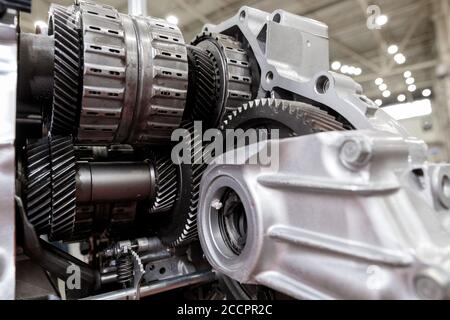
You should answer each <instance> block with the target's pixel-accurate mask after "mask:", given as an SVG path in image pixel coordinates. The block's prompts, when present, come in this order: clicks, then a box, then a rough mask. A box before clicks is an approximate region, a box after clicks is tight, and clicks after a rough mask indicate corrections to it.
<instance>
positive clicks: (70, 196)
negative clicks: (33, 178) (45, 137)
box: [49, 136, 76, 240]
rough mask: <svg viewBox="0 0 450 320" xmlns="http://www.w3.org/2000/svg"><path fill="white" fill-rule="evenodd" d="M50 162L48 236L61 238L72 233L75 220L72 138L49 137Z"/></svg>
mask: <svg viewBox="0 0 450 320" xmlns="http://www.w3.org/2000/svg"><path fill="white" fill-rule="evenodd" d="M50 153H51V164H52V220H51V228H50V235H49V238H50V239H51V240H61V239H66V238H70V237H72V235H73V228H74V222H75V207H76V205H75V192H76V183H75V155H74V151H73V145H72V138H71V137H70V136H69V137H53V138H51V139H50Z"/></svg>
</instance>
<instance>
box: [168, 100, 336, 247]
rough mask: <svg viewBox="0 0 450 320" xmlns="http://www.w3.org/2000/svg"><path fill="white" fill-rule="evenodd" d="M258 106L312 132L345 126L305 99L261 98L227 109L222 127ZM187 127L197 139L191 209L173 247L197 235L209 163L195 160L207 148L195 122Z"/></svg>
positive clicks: (172, 244) (237, 122)
mask: <svg viewBox="0 0 450 320" xmlns="http://www.w3.org/2000/svg"><path fill="white" fill-rule="evenodd" d="M256 108H267V109H273V110H274V111H276V112H277V113H279V112H281V111H284V112H288V113H289V114H290V116H292V118H293V119H295V120H297V121H302V122H303V123H305V124H307V126H308V127H310V129H311V131H312V132H320V131H330V130H343V129H344V128H343V124H342V123H340V122H338V121H337V120H336V119H335V118H334V117H333V116H331V115H330V114H328V113H327V112H326V111H324V110H321V109H319V108H317V107H314V106H312V105H309V104H306V103H302V102H297V101H287V100H279V99H258V100H253V101H249V102H247V103H245V104H244V105H243V106H242V107H239V108H236V109H234V110H232V111H231V112H229V113H228V115H227V116H226V117H227V120H224V121H223V123H222V125H221V126H220V129H221V130H225V129H227V128H235V127H236V126H238V125H239V121H240V118H241V117H242V116H245V114H247V113H249V112H251V111H253V110H254V109H256ZM185 128H186V129H188V130H189V132H190V135H191V141H194V145H193V146H192V148H191V161H192V162H191V163H192V165H191V170H192V176H191V185H190V188H191V190H190V191H191V198H190V206H189V210H188V212H184V213H182V214H183V215H184V220H185V223H184V226H183V229H182V231H181V233H180V235H179V236H178V238H177V239H176V240H175V241H173V242H172V243H171V246H174V247H176V246H181V245H185V244H187V243H189V242H191V241H193V240H195V239H197V237H198V233H197V211H198V202H199V196H200V182H201V179H202V176H203V172H204V171H205V169H206V167H207V165H206V164H196V163H195V162H194V159H197V157H198V156H199V153H203V151H204V148H196V145H195V142H196V141H200V142H199V143H201V139H196V138H197V137H196V136H195V131H194V126H193V125H192V124H188V125H186V126H185ZM195 150H197V152H195Z"/></svg>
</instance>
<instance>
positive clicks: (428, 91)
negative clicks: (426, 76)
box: [422, 89, 431, 97]
mask: <svg viewBox="0 0 450 320" xmlns="http://www.w3.org/2000/svg"><path fill="white" fill-rule="evenodd" d="M422 95H423V96H424V97H429V96H430V95H431V90H430V89H423V90H422Z"/></svg>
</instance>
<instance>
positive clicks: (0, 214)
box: [0, 11, 17, 299]
mask: <svg viewBox="0 0 450 320" xmlns="http://www.w3.org/2000/svg"><path fill="white" fill-rule="evenodd" d="M16 18H17V16H16V14H15V11H8V12H7V13H6V14H5V15H4V16H3V17H2V18H1V19H0V96H1V97H2V107H1V112H0V299H14V295H15V261H14V253H15V218H14V216H15V213H14V212H15V210H14V194H15V180H14V179H15V164H14V161H15V149H14V139H15V129H16V128H15V123H16V121H15V117H16V84H17V38H16V25H15V24H16V22H17V21H16V20H15V19H16Z"/></svg>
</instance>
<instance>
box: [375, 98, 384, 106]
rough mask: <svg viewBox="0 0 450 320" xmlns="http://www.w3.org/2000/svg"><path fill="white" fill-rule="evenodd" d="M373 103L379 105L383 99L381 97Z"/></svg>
mask: <svg viewBox="0 0 450 320" xmlns="http://www.w3.org/2000/svg"><path fill="white" fill-rule="evenodd" d="M375 104H376V105H377V106H381V105H382V104H383V101H382V100H381V99H377V100H375Z"/></svg>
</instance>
